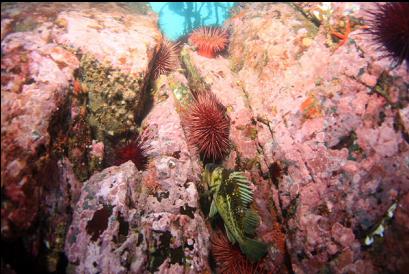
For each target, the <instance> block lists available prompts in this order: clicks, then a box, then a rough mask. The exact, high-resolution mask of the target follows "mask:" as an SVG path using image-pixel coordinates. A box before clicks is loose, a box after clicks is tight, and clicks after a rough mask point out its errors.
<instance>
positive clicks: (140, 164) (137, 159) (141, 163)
mask: <svg viewBox="0 0 409 274" xmlns="http://www.w3.org/2000/svg"><path fill="white" fill-rule="evenodd" d="M115 152H116V153H115V156H116V157H115V164H116V165H121V164H123V163H125V162H127V161H129V160H131V161H132V162H133V163H134V164H135V166H136V168H137V169H138V170H145V169H146V165H147V164H148V158H147V156H146V153H145V146H144V143H143V142H142V141H141V140H140V139H139V138H138V139H136V140H133V141H131V142H130V143H128V144H126V145H125V146H122V147H119V148H118V149H116V151H115Z"/></svg>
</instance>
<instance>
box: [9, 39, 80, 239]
mask: <svg viewBox="0 0 409 274" xmlns="http://www.w3.org/2000/svg"><path fill="white" fill-rule="evenodd" d="M1 46H2V61H1V67H2V75H1V78H2V83H1V112H2V115H1V128H2V138H1V176H2V189H4V191H5V199H4V200H3V201H2V235H4V236H10V234H13V233H14V232H17V231H20V230H25V229H27V228H29V227H30V226H31V224H32V222H33V221H34V220H35V217H36V215H37V213H38V209H39V206H40V203H41V193H42V188H43V186H44V184H45V182H44V179H43V178H41V175H40V174H42V172H44V168H45V167H46V166H47V164H48V163H49V161H50V159H49V149H50V138H51V137H50V133H49V125H50V123H51V120H52V118H53V117H54V116H55V115H56V113H60V114H61V113H63V111H64V107H63V105H64V104H65V102H66V99H67V95H68V92H69V88H70V81H71V80H72V79H73V76H72V75H73V71H74V70H75V69H76V68H78V65H79V62H78V60H77V59H76V57H75V56H74V55H73V54H72V53H70V52H69V51H67V50H64V49H63V48H61V47H60V46H59V45H57V44H55V43H49V42H48V41H45V40H43V39H42V38H41V36H40V35H39V34H38V33H37V32H25V33H22V32H16V33H10V34H8V35H7V36H6V37H5V38H4V39H3V41H2V44H1ZM56 50H58V52H59V54H60V55H62V56H64V58H63V60H64V61H63V62H62V63H58V62H57V61H56V60H55V59H54V58H53V56H52V55H50V53H51V52H55V51H56ZM3 209H4V210H3ZM10 223H13V225H14V226H15V228H16V229H15V230H16V231H11V228H10V227H9V225H10Z"/></svg>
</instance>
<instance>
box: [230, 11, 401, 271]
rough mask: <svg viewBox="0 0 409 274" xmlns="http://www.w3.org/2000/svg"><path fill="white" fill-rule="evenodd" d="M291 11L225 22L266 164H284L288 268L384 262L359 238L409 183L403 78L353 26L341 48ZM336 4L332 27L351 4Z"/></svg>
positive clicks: (354, 267) (241, 15)
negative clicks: (401, 121) (229, 29)
mask: <svg viewBox="0 0 409 274" xmlns="http://www.w3.org/2000/svg"><path fill="white" fill-rule="evenodd" d="M314 7H315V8H317V4H312V7H309V8H310V10H314ZM357 7H358V8H359V4H357ZM292 8H293V7H292V6H291V5H287V4H272V5H267V4H258V5H252V6H247V8H245V9H242V10H241V11H239V12H238V13H237V15H236V16H233V18H232V19H231V21H230V26H231V27H232V36H231V45H230V53H231V60H232V65H233V69H234V70H236V71H237V72H238V73H237V76H238V79H239V80H240V81H242V83H243V87H244V90H245V91H246V94H247V95H248V100H249V105H250V106H251V109H252V110H253V114H254V118H255V119H257V121H258V123H257V125H261V127H259V128H258V140H259V144H260V145H261V146H262V147H263V152H264V155H265V159H266V160H267V164H268V165H270V167H271V166H272V165H278V166H279V167H280V169H281V170H282V171H283V172H282V174H281V175H282V178H280V180H279V182H278V191H279V197H280V203H281V205H282V208H281V210H282V213H283V216H284V223H285V224H286V237H287V247H288V251H289V254H290V255H291V264H292V269H293V271H294V272H296V273H314V272H319V271H331V272H335V273H344V272H345V271H352V272H354V271H355V273H376V272H379V271H380V270H381V269H385V268H386V266H385V264H383V263H379V262H377V261H376V259H371V255H369V254H372V253H371V247H369V248H368V249H367V247H365V246H364V239H365V237H366V236H367V235H368V234H369V233H370V231H371V229H374V228H376V226H377V225H378V223H379V221H380V220H381V219H382V218H383V217H384V215H385V214H386V211H387V210H388V208H389V207H390V206H391V205H392V204H393V203H395V202H396V201H397V199H398V198H399V197H401V196H402V195H404V194H405V193H407V192H408V190H409V184H408V182H409V167H408V164H407V161H408V157H409V156H408V155H409V147H408V143H407V142H408V141H407V140H405V139H404V134H403V129H402V127H401V128H400V129H399V127H397V126H396V123H397V122H396V121H397V118H398V114H399V113H400V115H401V117H402V116H403V117H405V116H404V113H405V112H404V109H403V107H405V106H407V104H408V97H407V96H408V93H407V88H408V84H409V76H408V73H407V71H405V68H404V66H401V67H399V68H397V69H395V70H393V71H390V69H389V63H388V62H389V61H388V60H385V59H382V60H379V61H378V60H377V59H378V58H377V57H379V56H380V53H379V52H377V51H375V50H374V47H369V46H368V44H370V37H369V35H365V34H362V32H363V31H362V29H360V26H359V25H353V27H352V32H351V34H350V36H349V40H348V41H347V43H345V44H344V45H342V46H340V47H338V45H337V44H336V43H337V42H336V41H330V42H331V43H329V42H328V31H327V27H328V25H327V24H326V23H324V22H322V24H321V26H320V27H319V28H318V27H317V26H314V25H313V24H312V23H311V22H306V21H309V20H307V19H306V18H305V17H303V16H302V15H301V13H299V14H297V13H295V14H294V10H292ZM332 9H333V11H332V15H331V20H332V21H331V22H329V23H328V24H333V26H334V28H335V25H336V24H338V23H339V22H342V21H344V24H345V20H346V19H345V17H343V15H345V14H346V13H344V12H345V11H346V10H347V4H345V3H342V4H336V5H335V6H333V7H332ZM362 14H364V13H363V12H362V11H361V12H356V13H352V15H351V16H361V18H362ZM299 15H301V16H299ZM266 24H267V25H268V26H270V25H271V27H269V28H266V27H265V26H266ZM266 29H269V30H271V31H267V30H266ZM263 34H266V35H263ZM330 38H332V37H330ZM305 39H312V41H310V42H309V43H305ZM243 41H244V42H243ZM275 48H277V50H274V49H275ZM263 52H264V54H263ZM243 56H244V58H243ZM237 60H240V64H239V65H240V66H238V65H237V62H238V61H237ZM262 61H264V64H263V66H260V67H258V66H257V64H260V62H262ZM237 66H238V67H237ZM393 98H395V99H393ZM403 121H405V118H404V119H403ZM404 123H405V122H403V124H404ZM373 258H375V257H373ZM389 262H391V261H389ZM388 269H393V271H399V270H400V271H402V270H403V268H402V265H401V266H399V265H398V264H396V265H388Z"/></svg>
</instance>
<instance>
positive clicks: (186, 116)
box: [183, 91, 230, 160]
mask: <svg viewBox="0 0 409 274" xmlns="http://www.w3.org/2000/svg"><path fill="white" fill-rule="evenodd" d="M183 123H184V125H185V129H186V135H187V138H188V141H189V143H191V144H192V145H194V146H196V147H197V148H198V149H199V151H200V153H201V154H202V155H203V156H204V157H205V158H206V159H212V160H220V159H222V158H224V156H226V155H227V154H228V152H229V145H230V142H229V132H230V120H229V118H228V116H227V115H226V109H225V107H224V106H223V105H222V104H221V103H220V102H219V100H218V99H217V98H216V96H215V95H214V94H213V93H212V92H210V91H203V92H199V93H198V94H197V96H196V99H195V100H194V101H193V102H192V104H191V105H190V106H189V107H188V109H186V110H185V111H184V112H183Z"/></svg>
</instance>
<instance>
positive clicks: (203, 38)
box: [189, 27, 228, 58]
mask: <svg viewBox="0 0 409 274" xmlns="http://www.w3.org/2000/svg"><path fill="white" fill-rule="evenodd" d="M189 41H190V42H191V43H192V44H193V45H195V46H196V47H197V48H198V53H199V54H200V55H202V56H205V57H209V58H214V57H215V56H216V53H217V52H220V51H222V50H224V49H225V48H226V46H227V43H228V34H227V31H226V30H224V29H222V28H219V27H202V28H199V29H197V30H195V31H193V32H192V34H191V35H190V36H189Z"/></svg>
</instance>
